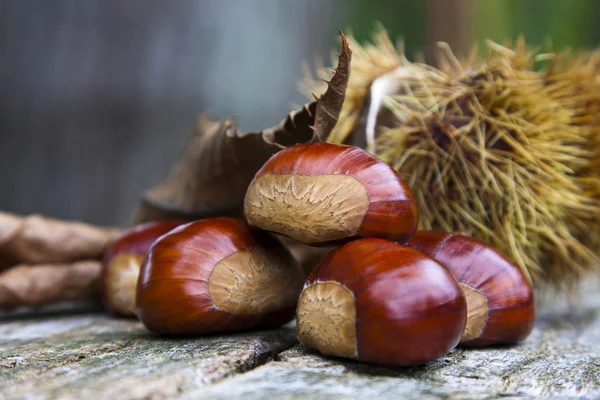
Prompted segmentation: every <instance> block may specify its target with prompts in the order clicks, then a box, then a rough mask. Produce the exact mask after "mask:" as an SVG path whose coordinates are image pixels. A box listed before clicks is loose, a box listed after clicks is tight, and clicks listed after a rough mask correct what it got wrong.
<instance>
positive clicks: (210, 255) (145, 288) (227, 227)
mask: <svg viewBox="0 0 600 400" xmlns="http://www.w3.org/2000/svg"><path fill="white" fill-rule="evenodd" d="M304 278H305V276H304V273H303V271H302V269H301V268H300V266H299V265H298V264H297V262H296V261H295V260H294V258H293V257H292V255H291V254H290V252H289V251H288V250H287V249H286V248H285V247H284V246H283V245H282V244H281V242H279V241H278V240H277V239H275V238H274V237H273V236H271V235H270V234H269V233H268V232H264V231H259V230H255V229H252V228H250V227H249V226H248V225H247V224H246V223H245V222H244V221H241V220H236V219H230V218H213V219H205V220H201V221H196V222H192V223H190V224H187V225H184V226H182V227H179V228H178V229H175V230H173V231H171V232H170V233H168V234H167V235H165V236H163V237H162V238H161V239H160V240H158V241H157V242H156V243H154V245H153V246H152V248H151V249H150V252H149V254H148V257H147V259H146V261H145V263H144V265H143V266H142V270H141V272H140V279H139V282H138V287H137V298H136V306H137V315H138V317H139V318H140V320H141V321H142V323H143V324H144V325H145V326H146V328H148V329H149V330H150V331H152V332H155V333H158V334H165V335H202V334H210V333H220V332H231V331H238V330H243V329H249V328H271V327H275V326H279V325H281V324H283V323H285V322H288V321H290V320H291V319H292V318H293V315H294V310H295V307H296V302H297V300H298V293H300V290H301V289H302V284H303V283H304Z"/></svg>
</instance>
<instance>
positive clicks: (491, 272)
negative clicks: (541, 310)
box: [410, 231, 535, 346]
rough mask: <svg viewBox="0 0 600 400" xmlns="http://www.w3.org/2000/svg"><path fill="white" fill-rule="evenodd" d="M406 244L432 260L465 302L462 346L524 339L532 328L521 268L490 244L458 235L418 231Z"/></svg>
mask: <svg viewBox="0 0 600 400" xmlns="http://www.w3.org/2000/svg"><path fill="white" fill-rule="evenodd" d="M410 246H411V247H413V248H414V249H416V250H419V251H421V252H423V253H425V254H428V255H430V256H431V257H433V258H435V259H436V260H438V261H439V262H440V263H441V264H442V265H444V266H445V267H446V268H448V270H449V271H450V272H451V273H452V274H453V275H454V277H455V278H456V280H457V281H458V282H459V283H460V286H461V287H462V289H463V290H464V292H465V296H466V299H467V326H466V328H465V332H464V334H463V337H462V339H461V343H462V344H464V345H468V346H488V345H494V344H507V343H514V342H518V341H521V340H524V339H525V338H526V337H527V336H528V335H529V334H530V333H531V330H532V329H533V325H534V321H535V306H534V299H533V290H532V288H531V286H530V284H529V282H528V281H527V279H526V278H525V276H524V275H523V272H522V271H521V269H520V268H519V267H518V266H517V265H515V264H514V263H513V262H511V261H510V260H509V259H508V258H506V257H505V256H503V255H502V254H501V253H500V252H499V251H498V250H496V249H494V248H493V247H491V246H490V245H488V244H486V243H484V242H480V241H479V240H475V239H473V238H470V237H468V236H465V235H462V234H458V233H446V232H438V231H420V232H417V234H416V235H415V236H414V237H413V239H412V240H411V242H410Z"/></svg>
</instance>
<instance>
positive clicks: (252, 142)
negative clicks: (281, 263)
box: [133, 32, 351, 224]
mask: <svg viewBox="0 0 600 400" xmlns="http://www.w3.org/2000/svg"><path fill="white" fill-rule="evenodd" d="M340 35H341V41H342V49H341V53H340V56H339V60H338V66H337V68H336V69H335V73H334V75H333V77H332V79H331V80H330V81H329V82H328V88H327V91H326V92H325V93H324V94H323V96H321V97H320V98H318V99H316V100H315V101H313V102H311V103H308V104H306V105H305V106H304V107H302V108H301V109H299V110H297V111H294V112H292V113H290V114H289V115H288V116H287V118H285V119H284V120H283V121H282V122H281V123H280V124H279V125H277V126H275V127H273V128H270V129H265V130H263V131H261V132H251V133H246V134H241V133H240V132H239V130H238V129H237V127H236V124H235V120H234V119H233V118H232V117H228V118H225V119H223V120H221V121H212V120H210V119H209V118H208V116H207V115H206V114H202V115H201V116H200V118H199V120H198V124H197V126H196V131H195V133H194V135H193V136H192V139H191V141H190V142H189V143H188V146H187V148H186V150H185V152H184V154H183V156H182V158H181V160H180V161H179V162H178V163H177V164H176V165H175V166H174V167H173V169H172V170H171V173H170V174H169V176H168V177H167V179H166V180H165V181H163V182H162V183H161V184H160V185H158V186H156V187H155V188H153V189H151V190H150V191H148V192H147V193H146V194H145V196H144V198H143V200H142V202H141V204H140V205H139V207H138V209H137V210H136V213H135V215H134V218H133V223H134V224H139V223H142V222H147V221H152V220H161V219H171V218H186V219H194V218H199V217H209V216H216V215H219V216H240V215H241V214H242V203H243V199H244V195H245V193H246V189H247V188H248V184H249V183H250V181H251V180H252V178H253V177H254V174H255V173H256V172H257V171H258V169H259V168H260V167H261V166H262V165H263V164H264V163H265V162H266V161H267V160H268V159H269V157H270V156H272V155H273V154H275V153H276V152H277V151H279V150H280V149H281V148H284V147H287V146H291V145H294V144H297V143H304V142H308V141H315V140H326V139H327V137H328V135H329V133H330V132H331V130H332V129H333V127H334V126H335V124H336V122H337V119H338V116H339V113H340V111H341V108H342V103H343V102H344V94H345V91H346V86H347V84H348V78H349V76H350V59H351V51H350V48H349V46H348V42H347V39H346V37H345V36H344V35H343V34H341V32H340Z"/></svg>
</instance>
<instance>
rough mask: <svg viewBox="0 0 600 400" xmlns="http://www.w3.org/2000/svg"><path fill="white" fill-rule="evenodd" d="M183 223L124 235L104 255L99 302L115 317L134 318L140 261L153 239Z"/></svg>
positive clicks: (154, 225)
mask: <svg viewBox="0 0 600 400" xmlns="http://www.w3.org/2000/svg"><path fill="white" fill-rule="evenodd" d="M182 223H183V221H159V222H149V223H147V224H142V225H138V226H135V227H133V228H131V229H128V230H126V231H125V232H123V233H122V234H121V235H120V236H119V237H118V238H117V239H116V240H115V241H114V242H113V243H112V244H111V245H110V246H109V247H108V249H107V250H106V251H105V252H104V259H103V268H102V300H103V302H104V305H105V307H106V308H107V309H108V310H109V311H112V312H114V313H117V314H121V315H125V316H134V315H135V287H136V284H137V280H138V275H139V274H140V267H141V265H142V261H143V259H144V257H145V256H146V253H147V252H148V249H149V248H150V246H151V245H152V243H154V241H155V240H156V239H158V238H159V237H161V236H162V235H164V234H165V233H167V232H169V231H170V230H171V229H173V228H175V227H177V226H179V225H181V224H182Z"/></svg>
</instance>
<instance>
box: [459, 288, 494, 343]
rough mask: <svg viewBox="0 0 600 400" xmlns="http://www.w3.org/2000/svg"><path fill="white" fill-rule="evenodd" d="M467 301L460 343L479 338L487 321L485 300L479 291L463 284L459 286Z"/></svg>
mask: <svg viewBox="0 0 600 400" xmlns="http://www.w3.org/2000/svg"><path fill="white" fill-rule="evenodd" d="M459 285H460V287H461V288H462V290H463V293H464V294H465V298H466V300H467V325H466V326H465V331H464V333H463V335H462V338H461V339H460V341H461V342H463V343H464V342H468V341H469V340H473V339H477V338H478V337H479V336H481V333H482V332H483V329H484V328H485V324H486V322H487V319H488V304H487V299H486V298H485V296H484V295H483V293H481V292H480V291H479V290H477V289H474V288H472V287H471V286H469V285H466V284H464V283H460V284H459Z"/></svg>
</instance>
